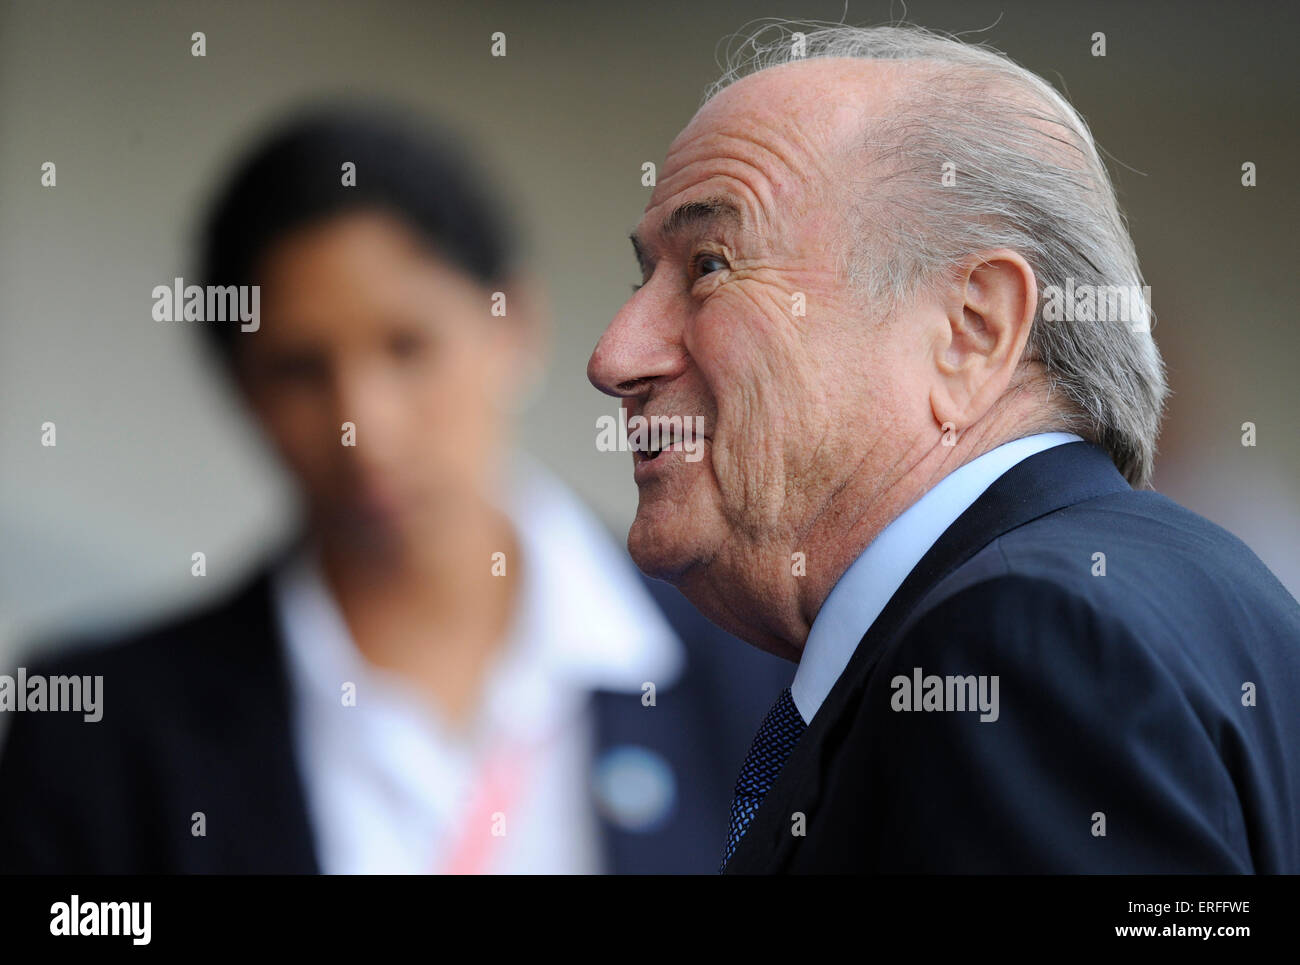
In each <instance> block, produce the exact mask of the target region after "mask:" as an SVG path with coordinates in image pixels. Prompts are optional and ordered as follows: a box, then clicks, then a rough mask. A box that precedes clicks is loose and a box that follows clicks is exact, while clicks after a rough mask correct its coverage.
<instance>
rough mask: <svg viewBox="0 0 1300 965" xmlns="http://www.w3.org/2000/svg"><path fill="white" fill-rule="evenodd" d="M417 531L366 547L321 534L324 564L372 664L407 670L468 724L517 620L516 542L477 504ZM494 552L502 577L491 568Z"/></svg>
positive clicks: (497, 517) (505, 525)
mask: <svg viewBox="0 0 1300 965" xmlns="http://www.w3.org/2000/svg"><path fill="white" fill-rule="evenodd" d="M420 530H421V531H420V533H418V534H404V535H403V536H402V537H398V538H392V539H385V540H372V541H368V542H366V543H365V544H364V545H358V543H357V542H356V541H355V540H348V541H345V540H342V539H338V538H335V539H333V540H331V539H328V538H325V539H323V540H322V543H321V562H322V568H323V570H324V573H325V576H326V579H327V581H328V584H329V586H330V589H331V591H332V592H333V595H334V597H335V600H336V601H337V603H338V606H339V609H340V610H341V611H342V613H343V616H344V619H345V621H346V623H347V625H348V629H349V631H350V633H351V636H352V638H353V641H354V643H355V645H356V647H357V649H358V650H359V651H360V652H361V653H362V654H363V655H364V656H365V657H366V659H367V661H368V662H370V663H371V664H373V665H375V666H380V667H383V668H385V669H387V670H389V671H393V672H396V673H398V674H401V675H403V676H405V677H406V678H407V679H408V680H409V681H410V682H411V683H413V684H414V685H415V686H416V687H417V688H418V689H420V690H421V691H423V692H424V693H425V694H426V696H427V697H429V698H430V699H431V701H432V702H433V703H434V705H435V706H436V707H437V708H438V710H439V711H440V712H441V713H443V714H444V715H445V716H446V717H448V718H450V719H452V720H454V721H458V722H463V721H464V720H466V719H467V717H468V715H469V714H470V712H471V711H472V710H473V708H474V707H475V706H477V698H478V695H479V691H480V689H481V685H482V683H483V679H484V677H485V675H486V670H487V668H488V666H489V664H490V661H491V658H492V657H493V656H494V655H495V653H496V652H497V650H498V649H499V648H500V646H501V644H502V643H503V642H504V640H505V638H506V634H507V631H508V629H509V623H510V620H511V618H512V616H513V606H512V604H513V601H514V599H515V597H516V595H517V591H518V573H519V567H520V565H521V562H522V561H521V560H520V552H519V548H518V543H517V541H516V539H515V535H514V531H513V529H512V527H511V526H510V523H509V521H508V520H507V519H506V518H505V517H504V515H502V514H501V513H500V512H499V511H497V510H496V509H494V508H492V507H490V506H488V505H487V504H486V503H480V502H476V503H473V504H468V505H463V506H457V507H456V508H455V510H454V511H443V512H441V513H439V514H438V516H437V518H436V519H434V520H432V521H431V522H430V524H429V525H427V526H424V527H421V528H420ZM497 552H500V553H504V554H505V572H504V575H495V574H494V572H493V570H494V567H493V554H494V553H497ZM498 572H499V570H498Z"/></svg>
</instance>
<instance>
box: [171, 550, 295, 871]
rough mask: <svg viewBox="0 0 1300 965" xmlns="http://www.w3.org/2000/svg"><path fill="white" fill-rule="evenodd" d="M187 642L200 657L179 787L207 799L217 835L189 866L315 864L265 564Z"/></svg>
mask: <svg viewBox="0 0 1300 965" xmlns="http://www.w3.org/2000/svg"><path fill="white" fill-rule="evenodd" d="M194 643H195V644H198V645H199V646H198V648H196V653H195V656H196V658H199V659H196V661H195V663H194V664H193V665H192V666H193V669H194V673H193V676H192V678H191V680H190V681H188V682H187V693H188V697H187V700H188V701H189V703H190V707H189V711H188V713H187V718H188V720H189V721H190V722H191V734H190V735H189V736H190V740H191V741H192V742H193V743H191V744H190V745H189V747H188V750H187V753H186V760H184V761H178V762H177V769H178V771H179V772H180V774H181V775H183V777H182V780H183V781H184V784H185V788H184V790H186V791H187V792H189V795H190V796H191V797H192V798H193V799H194V800H195V801H197V802H200V803H203V802H206V805H207V810H208V812H210V813H209V818H208V826H209V835H210V836H211V837H215V838H216V839H217V841H218V842H219V848H218V849H216V850H213V851H209V852H206V853H207V854H208V857H206V858H203V859H202V863H203V864H204V865H205V867H203V868H201V869H195V870H223V871H231V870H234V871H240V872H243V873H250V872H251V873H264V872H274V873H280V874H286V873H287V874H315V873H318V870H319V868H318V863H317V861H316V855H315V847H314V844H313V842H312V835H311V830H310V829H311V822H310V818H309V814H308V810H307V804H306V796H305V793H304V791H303V786H302V781H301V778H300V775H299V769H298V762H297V759H296V755H295V753H294V740H293V730H292V728H293V714H292V701H293V696H292V688H291V686H290V681H289V676H288V671H287V668H286V666H285V662H284V653H283V648H282V647H281V645H280V640H279V635H278V633H277V631H276V627H275V620H274V616H273V613H272V603H271V596H270V584H269V579H268V577H267V574H266V573H265V572H264V573H263V574H262V575H260V576H259V577H258V578H257V579H256V580H255V581H254V582H253V583H252V584H251V585H250V586H249V587H248V588H247V589H246V590H245V591H244V592H242V593H240V594H239V595H238V597H236V599H235V600H234V601H232V603H231V604H230V606H229V607H228V608H226V609H224V610H223V611H222V612H221V614H220V616H219V617H216V618H214V619H213V620H211V621H210V622H209V623H208V624H207V626H206V632H205V633H204V634H203V637H202V639H201V642H200V641H199V640H196V641H194ZM199 648H201V650H202V652H201V653H200V652H198V651H199ZM196 809H197V808H196Z"/></svg>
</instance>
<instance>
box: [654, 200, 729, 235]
mask: <svg viewBox="0 0 1300 965" xmlns="http://www.w3.org/2000/svg"><path fill="white" fill-rule="evenodd" d="M743 220H744V216H743V215H742V214H741V211H740V205H738V204H736V202H734V201H731V200H729V199H727V198H703V199H701V200H698V201H687V202H686V203H685V204H682V205H678V206H677V208H675V209H674V210H673V213H672V214H670V215H669V216H668V217H667V218H665V219H664V222H663V224H661V225H660V226H659V237H660V239H661V240H663V241H668V240H669V239H671V238H672V237H674V236H675V235H678V234H680V233H681V232H683V231H685V230H686V229H687V228H696V227H701V226H703V225H706V224H710V223H712V222H714V221H730V222H732V223H734V224H740V223H741V222H742V221H743Z"/></svg>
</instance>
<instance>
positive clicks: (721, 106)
mask: <svg viewBox="0 0 1300 965" xmlns="http://www.w3.org/2000/svg"><path fill="white" fill-rule="evenodd" d="M901 66H902V65H899V64H897V63H893V64H891V63H885V62H879V61H863V60H854V59H851V58H821V59H817V60H812V61H804V62H797V63H792V64H785V65H781V66H778V67H771V68H768V69H766V70H763V71H760V72H758V73H756V74H752V75H750V76H748V77H745V78H743V79H742V80H740V81H737V82H736V83H735V84H732V85H731V86H730V87H727V88H726V89H724V90H723V91H722V92H720V93H719V94H718V95H717V96H715V97H714V98H713V99H712V100H710V101H709V102H708V103H707V104H705V105H704V106H703V107H702V108H700V110H699V111H698V112H697V113H696V115H695V116H694V117H693V118H692V119H691V121H690V123H689V124H687V126H686V128H685V129H684V130H683V131H682V132H681V133H680V134H679V135H678V136H677V137H676V139H675V140H674V141H673V143H672V145H671V146H670V147H669V149H668V153H667V155H666V156H665V159H664V165H663V169H662V171H661V173H660V177H659V179H658V183H657V184H656V187H655V190H654V192H653V193H652V195H651V197H650V203H649V204H648V205H647V207H646V212H645V216H644V217H643V218H642V224H643V225H644V226H645V227H647V228H653V227H654V226H655V224H656V222H657V221H658V220H661V219H662V218H664V217H667V216H668V215H669V213H670V212H671V210H672V209H673V208H675V207H676V206H677V205H679V204H680V203H682V201H684V200H688V199H690V198H692V197H693V196H694V195H695V194H699V195H701V196H706V195H707V196H714V197H716V196H719V195H723V196H727V197H730V198H734V200H735V201H736V202H737V203H738V204H739V206H740V207H741V209H742V210H743V211H744V212H745V215H746V218H745V220H746V221H747V222H749V223H750V225H751V226H752V227H754V228H756V229H757V230H760V231H765V232H766V231H771V230H772V229H773V228H775V227H777V225H778V222H779V221H781V220H784V219H786V218H789V217H795V218H801V217H807V216H810V215H813V214H815V213H816V211H817V209H818V207H819V206H823V205H827V204H831V205H834V204H835V195H836V190H837V188H839V187H841V186H842V185H843V181H844V174H845V170H844V165H845V164H846V161H847V159H848V157H849V156H850V154H851V152H852V151H853V150H854V149H855V148H858V147H860V135H861V131H862V129H863V126H864V123H865V119H866V118H867V117H868V116H870V115H871V114H873V113H877V112H879V111H880V110H883V109H885V107H886V105H887V102H888V100H889V98H890V97H891V96H892V94H893V92H894V90H895V89H896V86H897V84H898V83H899V82H900V80H899V74H900V67H901Z"/></svg>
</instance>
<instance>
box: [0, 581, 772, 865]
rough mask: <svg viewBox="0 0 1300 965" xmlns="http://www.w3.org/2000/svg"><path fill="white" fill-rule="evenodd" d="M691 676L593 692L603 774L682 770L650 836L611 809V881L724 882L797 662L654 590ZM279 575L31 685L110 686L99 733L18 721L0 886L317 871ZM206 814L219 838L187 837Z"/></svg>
mask: <svg viewBox="0 0 1300 965" xmlns="http://www.w3.org/2000/svg"><path fill="white" fill-rule="evenodd" d="M646 585H647V587H648V589H649V590H650V592H651V594H652V595H653V596H654V597H655V598H656V600H657V601H658V603H659V605H660V607H661V609H663V610H664V612H665V615H666V616H667V617H668V620H669V622H670V623H671V624H672V626H673V628H674V629H675V630H676V631H677V634H678V636H679V637H680V638H681V639H682V642H683V644H684V645H685V651H686V666H685V669H684V671H683V673H682V674H681V676H680V678H679V679H678V681H677V683H676V684H675V685H674V686H673V687H672V688H670V689H663V688H661V689H660V690H659V691H658V693H657V694H656V705H655V706H654V707H653V708H647V707H644V706H642V703H641V695H640V693H633V694H624V693H612V692H599V691H598V692H595V693H593V694H592V695H591V699H592V701H593V710H594V718H595V721H596V734H595V748H594V757H593V765H594V764H595V763H596V762H598V761H600V760H601V759H602V758H603V757H604V755H605V754H606V753H608V752H610V751H612V750H615V749H619V748H626V747H629V746H630V747H633V748H637V749H638V750H639V751H642V752H643V751H644V750H646V749H648V750H650V751H652V752H654V753H655V754H657V755H658V756H659V757H660V758H661V760H662V761H663V762H666V763H667V764H668V766H669V768H670V769H671V772H672V776H673V781H672V783H673V784H674V785H675V788H676V793H675V801H676V803H675V805H673V807H672V808H671V810H670V811H669V812H668V814H667V815H666V817H665V818H664V819H663V820H662V821H660V822H659V823H658V824H657V825H654V826H652V827H650V828H649V829H647V830H632V829H630V827H629V826H626V825H623V824H620V823H618V821H617V815H611V814H610V813H609V812H608V809H605V810H600V809H597V814H598V820H599V821H600V826H601V834H602V838H603V844H604V850H605V858H606V865H607V867H608V869H609V870H611V871H613V872H618V873H623V872H643V873H694V872H699V873H715V872H716V871H717V865H718V858H719V855H720V854H721V852H722V848H723V845H724V844H725V842H726V832H727V815H728V808H729V805H730V801H731V795H732V790H733V787H734V784H735V780H736V775H737V773H738V772H739V770H740V764H741V762H742V761H743V759H744V756H745V753H746V751H747V749H748V747H749V743H750V740H751V739H752V737H753V734H754V731H755V729H756V728H757V727H758V725H759V723H760V721H761V720H762V717H763V714H764V712H765V711H766V710H767V706H768V704H769V703H770V702H771V700H772V695H773V694H775V693H778V692H779V691H780V690H781V688H782V687H784V686H786V685H787V684H788V683H789V681H790V678H791V676H792V675H793V671H794V665H793V664H790V663H788V662H786V661H783V660H779V659H777V658H775V657H770V656H768V655H766V654H762V653H759V652H758V651H756V650H754V649H753V648H751V647H749V646H747V645H745V644H743V643H741V642H740V641H738V640H736V639H735V638H734V637H730V636H728V635H727V634H725V633H723V632H722V631H721V630H718V629H717V628H716V627H714V626H713V625H712V624H710V623H708V622H707V621H706V620H704V618H703V617H701V616H699V614H698V613H696V611H695V610H694V609H693V608H692V607H691V606H690V605H689V604H688V603H687V602H686V601H685V600H684V599H683V598H682V597H681V595H680V594H679V593H678V592H677V591H676V590H675V589H673V588H672V587H670V586H667V585H666V584H663V583H657V582H654V581H649V580H647V581H646ZM277 634H278V629H277V625H276V622H275V619H274V615H273V610H272V601H271V596H270V584H269V579H268V571H265V570H264V571H263V572H261V573H260V574H259V575H257V576H256V577H255V578H254V579H252V580H251V581H250V582H249V583H248V584H247V585H246V586H245V587H244V588H243V589H241V590H240V591H238V592H236V593H234V594H233V595H232V596H231V597H230V598H228V599H226V600H224V601H223V602H220V603H218V604H216V605H213V606H211V607H209V608H207V609H205V610H204V611H202V612H201V613H198V614H197V615H194V616H191V617H188V618H185V619H182V620H179V621H173V622H169V623H167V624H166V625H164V626H162V627H160V628H158V629H155V630H152V631H150V632H147V633H144V634H140V635H136V636H134V637H133V638H131V639H129V640H124V641H121V642H117V643H114V644H111V645H108V646H95V647H93V648H92V647H84V646H81V647H74V648H73V649H72V650H68V649H67V648H64V649H63V650H62V651H61V652H58V653H56V654H55V656H54V657H52V658H50V659H48V660H38V661H36V662H35V663H34V664H33V665H28V667H29V675H31V674H51V675H53V674H89V675H96V674H100V675H103V677H104V678H105V690H106V691H107V697H106V699H105V701H104V711H103V719H102V720H100V721H98V722H96V723H86V722H84V721H83V719H82V715H81V714H76V713H16V714H14V715H13V720H12V721H11V730H10V733H9V734H8V737H7V739H6V741H5V746H4V750H3V755H2V756H0V873H91V874H94V873H123V874H138V873H262V872H267V873H302V874H311V873H316V872H317V871H318V870H319V867H318V863H317V858H316V855H315V852H314V845H313V842H312V834H311V825H310V815H309V814H308V809H307V803H306V798H305V794H304V789H303V786H302V781H301V778H300V775H299V770H298V764H297V761H296V760H295V757H294V754H293V750H292V740H291V732H290V727H291V721H292V719H293V717H292V708H291V706H290V700H291V696H290V688H289V680H288V676H287V671H286V668H285V666H284V664H283V662H282V660H283V657H282V648H281V647H280V646H279V640H278V636H277ZM195 811H202V812H203V813H204V814H205V816H206V822H205V823H206V835H205V836H203V837H194V836H192V835H191V819H190V816H191V814H193V813H194V812H195Z"/></svg>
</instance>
